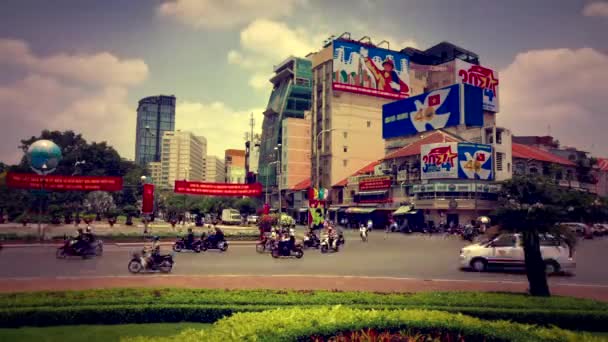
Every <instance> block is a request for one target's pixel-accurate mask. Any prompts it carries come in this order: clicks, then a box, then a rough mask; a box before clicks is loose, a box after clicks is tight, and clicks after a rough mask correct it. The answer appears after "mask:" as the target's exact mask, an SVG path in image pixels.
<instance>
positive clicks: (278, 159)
mask: <svg viewBox="0 0 608 342" xmlns="http://www.w3.org/2000/svg"><path fill="white" fill-rule="evenodd" d="M274 149H275V151H277V152H278V156H277V162H278V167H279V172H278V174H277V176H278V178H279V181H278V185H277V186H278V187H279V217H280V216H281V212H283V207H282V203H281V180H282V175H283V169H282V165H281V143H278V144H277V146H275V148H274Z"/></svg>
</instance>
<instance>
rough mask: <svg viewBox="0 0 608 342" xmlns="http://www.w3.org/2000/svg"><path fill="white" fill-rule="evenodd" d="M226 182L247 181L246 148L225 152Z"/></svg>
mask: <svg viewBox="0 0 608 342" xmlns="http://www.w3.org/2000/svg"><path fill="white" fill-rule="evenodd" d="M224 169H225V174H226V183H243V184H244V183H245V150H235V149H229V150H226V152H225V154H224Z"/></svg>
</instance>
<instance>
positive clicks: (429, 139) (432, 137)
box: [382, 132, 459, 160]
mask: <svg viewBox="0 0 608 342" xmlns="http://www.w3.org/2000/svg"><path fill="white" fill-rule="evenodd" d="M440 142H459V140H458V139H456V138H454V137H452V136H450V135H448V134H445V133H442V132H433V133H431V134H429V135H427V136H426V137H424V138H422V139H420V140H418V141H414V142H413V143H411V144H409V145H407V146H404V147H402V148H400V149H398V150H397V151H394V152H392V153H389V154H387V155H386V156H385V157H384V158H382V160H390V159H396V158H403V157H409V156H415V155H417V154H420V146H422V145H426V144H435V143H440Z"/></svg>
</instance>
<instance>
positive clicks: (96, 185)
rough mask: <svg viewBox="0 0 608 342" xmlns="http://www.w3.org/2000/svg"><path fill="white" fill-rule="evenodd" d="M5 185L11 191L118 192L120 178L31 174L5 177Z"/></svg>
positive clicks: (120, 186) (16, 174) (10, 173)
mask: <svg viewBox="0 0 608 342" xmlns="http://www.w3.org/2000/svg"><path fill="white" fill-rule="evenodd" d="M6 185H7V186H8V187H9V188H13V189H45V190H54V191H120V190H122V177H103V176H98V177H96V176H55V175H47V176H44V177H43V176H40V175H37V174H33V173H14V172H9V173H7V175H6Z"/></svg>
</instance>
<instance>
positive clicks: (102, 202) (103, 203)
mask: <svg viewBox="0 0 608 342" xmlns="http://www.w3.org/2000/svg"><path fill="white" fill-rule="evenodd" d="M84 207H85V208H86V209H87V210H88V211H89V212H92V213H95V215H96V218H95V220H96V221H100V220H101V216H102V215H104V216H105V215H106V214H107V213H108V212H110V211H111V210H114V209H116V205H114V199H113V198H112V196H110V194H109V193H107V192H105V191H93V192H90V193H88V194H87V196H86V198H85V200H84Z"/></svg>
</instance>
